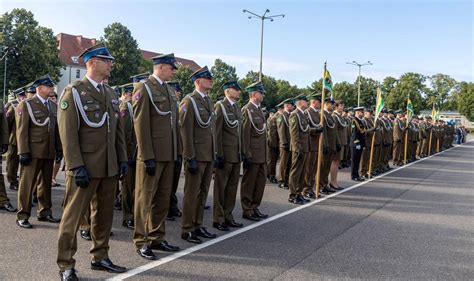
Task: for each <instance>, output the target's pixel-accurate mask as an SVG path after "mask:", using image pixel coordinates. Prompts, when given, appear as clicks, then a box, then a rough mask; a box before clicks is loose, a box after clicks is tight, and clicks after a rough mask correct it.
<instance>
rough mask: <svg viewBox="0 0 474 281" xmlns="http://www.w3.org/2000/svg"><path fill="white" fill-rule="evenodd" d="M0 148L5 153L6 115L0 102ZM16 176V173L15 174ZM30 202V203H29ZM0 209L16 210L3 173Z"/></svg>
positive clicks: (0, 165)
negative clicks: (11, 201)
mask: <svg viewBox="0 0 474 281" xmlns="http://www.w3.org/2000/svg"><path fill="white" fill-rule="evenodd" d="M0 111H1V112H0V140H1V143H0V148H1V153H2V154H5V153H6V152H7V150H8V142H9V140H8V137H9V133H8V124H7V117H6V115H5V110H4V109H3V104H2V103H1V102H0ZM1 168H2V163H1V161H0V169H1ZM15 176H16V175H15ZM30 204H31V203H30ZM0 210H6V211H7V212H16V211H17V210H16V208H14V207H13V206H12V205H11V203H10V199H8V196H7V191H6V189H5V179H4V177H3V174H1V175H0Z"/></svg>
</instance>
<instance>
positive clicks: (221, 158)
mask: <svg viewBox="0 0 474 281" xmlns="http://www.w3.org/2000/svg"><path fill="white" fill-rule="evenodd" d="M216 168H217V169H222V168H224V156H217V158H216Z"/></svg>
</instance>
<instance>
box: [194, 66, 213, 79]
mask: <svg viewBox="0 0 474 281" xmlns="http://www.w3.org/2000/svg"><path fill="white" fill-rule="evenodd" d="M189 78H191V80H193V81H196V80H198V79H199V78H205V79H212V74H211V72H210V71H209V69H208V68H207V66H204V67H201V68H200V69H198V70H196V71H195V72H194V73H193V74H191V76H190V77H189Z"/></svg>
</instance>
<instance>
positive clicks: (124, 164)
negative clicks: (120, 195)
mask: <svg viewBox="0 0 474 281" xmlns="http://www.w3.org/2000/svg"><path fill="white" fill-rule="evenodd" d="M127 173H128V161H122V162H120V171H119V180H123V179H124V178H125V176H127Z"/></svg>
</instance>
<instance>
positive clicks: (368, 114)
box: [360, 108, 381, 178]
mask: <svg viewBox="0 0 474 281" xmlns="http://www.w3.org/2000/svg"><path fill="white" fill-rule="evenodd" d="M364 122H365V124H366V129H367V130H366V136H365V138H366V146H365V148H364V151H363V152H362V160H361V168H360V174H361V175H362V177H364V178H367V177H368V173H369V161H370V150H371V149H372V138H375V139H374V152H373V156H372V176H376V175H377V173H376V172H375V169H376V168H375V166H376V165H377V163H376V161H374V159H377V156H378V155H377V153H378V152H379V151H380V150H379V148H380V140H381V133H380V130H379V127H378V126H376V124H374V117H373V116H372V109H370V108H366V109H365V116H364Z"/></svg>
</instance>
